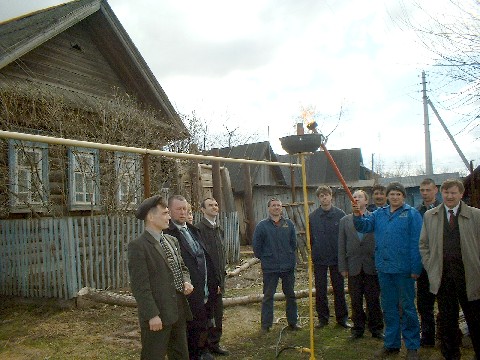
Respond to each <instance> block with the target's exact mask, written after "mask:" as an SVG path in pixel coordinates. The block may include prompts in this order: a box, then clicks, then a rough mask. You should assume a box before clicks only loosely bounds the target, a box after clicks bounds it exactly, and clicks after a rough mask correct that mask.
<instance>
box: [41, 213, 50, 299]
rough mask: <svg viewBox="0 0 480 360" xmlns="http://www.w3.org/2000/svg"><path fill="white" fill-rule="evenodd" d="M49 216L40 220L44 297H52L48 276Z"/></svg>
mask: <svg viewBox="0 0 480 360" xmlns="http://www.w3.org/2000/svg"><path fill="white" fill-rule="evenodd" d="M51 220H52V219H51V218H47V219H43V220H42V230H41V235H42V248H43V264H42V269H43V274H44V275H43V287H44V296H45V297H52V289H51V284H52V280H51V278H50V276H51V273H52V272H51V269H50V266H51V263H52V261H51V257H50V249H49V245H50V238H49V233H50V232H51V231H49V229H51V223H52V222H51Z"/></svg>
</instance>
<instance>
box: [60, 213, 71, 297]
mask: <svg viewBox="0 0 480 360" xmlns="http://www.w3.org/2000/svg"><path fill="white" fill-rule="evenodd" d="M58 225H59V229H60V231H59V233H60V239H59V240H60V246H61V248H60V256H61V257H62V259H61V261H60V263H59V264H61V267H62V278H61V281H62V282H61V285H62V286H61V288H62V289H63V296H62V297H63V298H64V299H68V287H69V284H68V261H69V259H68V258H69V256H68V228H67V226H66V224H65V221H64V220H63V219H62V220H61V221H59V224H58Z"/></svg>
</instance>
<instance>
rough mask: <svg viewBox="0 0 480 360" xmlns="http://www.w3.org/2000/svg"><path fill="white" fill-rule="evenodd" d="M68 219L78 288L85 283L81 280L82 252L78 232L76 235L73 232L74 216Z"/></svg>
mask: <svg viewBox="0 0 480 360" xmlns="http://www.w3.org/2000/svg"><path fill="white" fill-rule="evenodd" d="M70 221H71V228H70V231H71V235H72V239H73V245H74V247H75V265H76V271H75V274H76V279H77V287H78V288H79V289H82V288H83V287H85V286H86V285H85V283H84V282H83V280H82V253H81V251H80V241H79V238H78V233H77V235H76V233H75V224H76V223H77V221H76V220H75V221H74V218H71V220H70Z"/></svg>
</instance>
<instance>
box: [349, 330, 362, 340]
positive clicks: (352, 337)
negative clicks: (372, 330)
mask: <svg viewBox="0 0 480 360" xmlns="http://www.w3.org/2000/svg"><path fill="white" fill-rule="evenodd" d="M362 337H363V333H359V332H352V335H350V338H349V339H350V340H358V339H360V338H362Z"/></svg>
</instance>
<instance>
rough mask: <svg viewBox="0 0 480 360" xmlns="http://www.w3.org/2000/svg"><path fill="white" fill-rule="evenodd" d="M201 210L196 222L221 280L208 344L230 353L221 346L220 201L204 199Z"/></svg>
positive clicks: (222, 259)
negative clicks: (200, 218) (218, 218)
mask: <svg viewBox="0 0 480 360" xmlns="http://www.w3.org/2000/svg"><path fill="white" fill-rule="evenodd" d="M200 210H201V211H202V213H203V218H202V220H200V222H198V223H196V224H195V227H197V228H198V230H200V234H201V236H202V239H203V241H204V244H205V249H206V250H207V253H208V255H209V256H210V258H211V259H212V262H213V266H214V268H215V276H216V277H217V279H219V280H220V284H219V286H218V289H217V299H216V301H215V304H214V309H213V319H214V320H215V321H214V326H212V327H210V328H209V329H208V337H207V345H208V348H209V349H210V352H212V353H214V354H217V355H228V351H227V350H226V349H224V348H222V347H221V346H220V338H221V337H222V318H223V296H222V295H223V294H224V292H225V266H226V261H225V249H224V245H223V244H224V238H223V230H222V229H221V228H220V227H219V226H218V223H217V216H218V203H217V200H215V199H214V198H206V199H204V200H203V201H202V204H201V208H200Z"/></svg>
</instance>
